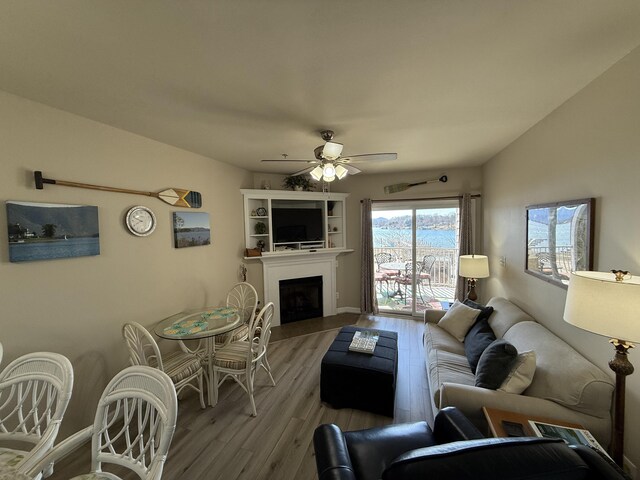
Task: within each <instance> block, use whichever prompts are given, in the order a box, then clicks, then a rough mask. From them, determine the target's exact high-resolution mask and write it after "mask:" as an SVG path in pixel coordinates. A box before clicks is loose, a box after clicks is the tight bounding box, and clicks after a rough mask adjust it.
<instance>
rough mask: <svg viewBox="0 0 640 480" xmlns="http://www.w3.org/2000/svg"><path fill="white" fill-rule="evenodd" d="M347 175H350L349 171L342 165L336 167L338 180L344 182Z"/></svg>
mask: <svg viewBox="0 0 640 480" xmlns="http://www.w3.org/2000/svg"><path fill="white" fill-rule="evenodd" d="M347 173H349V170H347V169H346V168H344V167H343V166H342V165H336V177H338V180H342V179H343V178H344V177H346V176H347Z"/></svg>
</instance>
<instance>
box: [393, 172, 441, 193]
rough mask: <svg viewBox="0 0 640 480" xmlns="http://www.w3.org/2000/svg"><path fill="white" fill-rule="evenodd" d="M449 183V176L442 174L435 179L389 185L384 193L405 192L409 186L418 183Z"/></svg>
mask: <svg viewBox="0 0 640 480" xmlns="http://www.w3.org/2000/svg"><path fill="white" fill-rule="evenodd" d="M437 182H442V183H447V176H446V175H442V176H441V177H440V178H434V179H433V180H425V181H424V182H417V183H396V184H395V185H387V186H386V187H384V193H398V192H404V191H405V190H406V189H407V188H411V187H415V186H416V185H425V184H427V183H437Z"/></svg>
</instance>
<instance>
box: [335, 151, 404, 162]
mask: <svg viewBox="0 0 640 480" xmlns="http://www.w3.org/2000/svg"><path fill="white" fill-rule="evenodd" d="M397 158H398V154H397V153H363V154H362V155H345V156H344V157H341V158H340V161H341V162H346V163H355V162H381V161H385V160H395V159H397Z"/></svg>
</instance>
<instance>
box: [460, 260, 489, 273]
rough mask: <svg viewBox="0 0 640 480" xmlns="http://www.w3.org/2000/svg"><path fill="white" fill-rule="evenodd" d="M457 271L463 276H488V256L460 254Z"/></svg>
mask: <svg viewBox="0 0 640 480" xmlns="http://www.w3.org/2000/svg"><path fill="white" fill-rule="evenodd" d="M458 273H459V275H460V276H461V277H465V278H485V277H488V276H489V258H488V257H487V256H486V255H460V264H459V267H458Z"/></svg>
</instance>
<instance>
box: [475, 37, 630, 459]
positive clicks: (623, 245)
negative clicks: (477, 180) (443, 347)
mask: <svg viewBox="0 0 640 480" xmlns="http://www.w3.org/2000/svg"><path fill="white" fill-rule="evenodd" d="M638 125H640V48H638V49H636V50H634V51H633V52H632V53H631V54H630V55H628V56H627V57H626V58H624V59H623V60H622V61H620V62H619V63H618V64H616V65H615V66H613V67H612V68H611V69H610V70H609V71H607V72H606V73H605V74H603V75H602V76H601V77H599V78H598V79H596V80H595V81H594V82H592V83H591V84H590V85H589V86H587V87H586V88H585V89H584V90H582V91H581V92H580V93H578V94H577V95H576V96H575V97H573V98H572V99H570V100H569V101H568V102H566V103H565V104H564V105H562V106H561V107H560V108H558V109H557V110H556V111H555V112H553V113H552V114H551V115H549V116H548V117H546V118H545V119H544V120H542V121H541V122H540V123H538V124H537V125H536V126H535V127H533V128H532V129H531V130H530V131H528V132H527V133H526V134H524V135H523V136H522V137H521V138H519V139H518V140H517V141H516V142H514V143H513V144H512V145H510V146H509V147H508V148H507V149H506V150H504V151H503V152H502V153H500V154H499V155H497V156H496V157H495V158H493V159H492V160H491V161H489V162H488V163H487V164H486V165H485V168H484V170H483V174H484V182H483V185H484V200H485V203H484V212H485V230H484V231H485V246H486V250H487V254H488V255H489V258H490V261H491V272H492V275H491V278H490V280H489V281H488V282H487V284H486V285H487V286H488V294H489V295H500V296H505V297H507V298H510V299H512V300H514V301H515V302H516V303H517V304H519V305H520V306H522V307H523V308H524V309H525V310H526V311H528V312H529V313H531V314H532V315H534V316H535V317H536V318H537V319H538V320H539V321H540V322H542V323H543V324H545V325H546V326H547V327H549V328H550V329H551V330H552V331H554V332H555V333H556V334H557V335H559V336H560V337H562V338H564V339H565V340H567V341H568V342H569V343H570V344H571V345H573V346H574V347H575V348H576V349H577V350H579V351H580V352H581V353H583V354H584V355H585V356H587V357H588V358H590V359H591V360H593V361H594V362H595V363H596V364H598V365H599V366H600V367H601V368H602V369H603V370H604V371H606V372H608V373H610V374H611V375H613V374H612V372H611V371H610V370H609V368H608V366H607V362H608V361H609V359H610V358H612V357H613V348H612V347H611V345H610V344H609V343H608V342H607V339H605V338H603V337H599V336H596V335H593V334H589V333H586V332H583V331H581V330H578V329H577V328H575V327H572V326H570V325H569V324H567V323H565V322H564V321H563V319H562V314H563V309H564V302H565V297H566V290H564V289H562V288H560V287H557V286H553V285H551V284H549V283H546V282H544V281H542V280H539V279H537V278H534V277H532V276H530V275H527V274H525V273H524V262H525V260H524V253H525V206H526V205H530V204H536V203H546V202H554V201H561V200H571V199H578V198H585V197H595V198H596V225H595V232H596V243H595V262H596V264H595V270H600V271H607V270H609V269H611V268H622V269H625V270H630V271H631V272H632V273H634V274H640V246H639V245H640V221H639V218H640V207H639V205H640V203H639V202H638V199H637V195H636V193H637V191H638V182H639V180H640V134H639V130H638ZM501 256H505V257H506V259H507V264H506V267H501V266H500V265H499V257H501ZM638 315H639V316H638V321H640V312H639V314H638ZM636 340H640V339H636ZM636 350H638V349H636ZM630 360H631V362H632V363H635V364H636V367H638V366H640V352H638V351H634V350H632V351H631V353H630ZM558 368H562V366H561V365H558ZM626 398H627V408H626V415H627V418H626V449H625V450H626V452H625V453H626V455H627V456H628V457H629V458H630V459H631V460H632V462H633V463H634V464H635V465H636V466H640V448H637V445H640V374H637V373H636V374H635V375H631V376H630V377H628V378H627V397H626Z"/></svg>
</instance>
